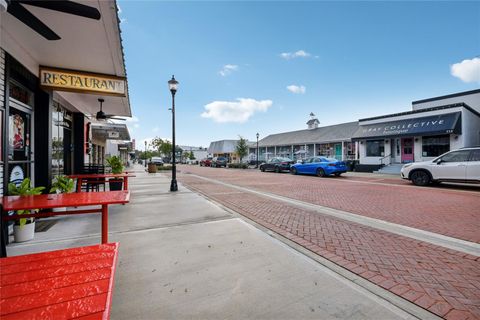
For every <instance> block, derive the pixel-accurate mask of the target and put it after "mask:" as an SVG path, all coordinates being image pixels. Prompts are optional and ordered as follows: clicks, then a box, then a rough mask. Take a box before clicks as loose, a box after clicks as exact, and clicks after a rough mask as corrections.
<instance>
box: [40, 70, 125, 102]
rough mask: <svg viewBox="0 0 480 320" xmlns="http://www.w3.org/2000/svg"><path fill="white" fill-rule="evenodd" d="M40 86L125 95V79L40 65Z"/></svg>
mask: <svg viewBox="0 0 480 320" xmlns="http://www.w3.org/2000/svg"><path fill="white" fill-rule="evenodd" d="M40 86H42V87H43V88H48V89H52V90H57V91H74V92H83V93H92V94H98V93H100V94H105V95H114V96H121V97H125V95H126V87H127V86H126V79H125V78H123V77H117V76H111V75H106V74H99V73H91V72H83V71H73V70H67V69H58V68H51V67H43V66H41V67H40Z"/></svg>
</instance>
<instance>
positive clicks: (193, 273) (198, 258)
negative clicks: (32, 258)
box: [7, 166, 413, 319]
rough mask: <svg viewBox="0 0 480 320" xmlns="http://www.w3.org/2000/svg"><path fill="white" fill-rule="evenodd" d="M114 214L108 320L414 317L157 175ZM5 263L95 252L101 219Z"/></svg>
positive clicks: (67, 224)
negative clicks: (80, 249)
mask: <svg viewBox="0 0 480 320" xmlns="http://www.w3.org/2000/svg"><path fill="white" fill-rule="evenodd" d="M134 170H135V171H136V174H137V178H134V179H132V181H131V184H130V185H131V190H132V196H131V203H130V204H127V205H125V206H121V205H119V206H112V207H111V210H110V216H109V230H110V231H111V232H110V241H112V242H113V241H118V242H120V258H119V265H118V268H117V273H116V282H115V290H114V297H113V307H112V319H187V318H188V319H404V318H413V317H412V316H411V315H410V314H408V313H406V312H404V311H403V310H401V309H399V308H397V307H396V306H394V305H392V304H390V303H389V302H387V301H386V300H384V299H382V298H381V297H379V296H377V295H375V294H373V293H371V292H369V291H367V290H365V289H363V288H362V287H360V286H358V285H356V284H355V283H353V282H350V281H349V280H346V279H345V278H343V277H341V276H339V275H338V274H337V273H335V272H333V271H331V270H330V269H327V268H326V267H324V266H323V265H321V264H320V263H318V262H316V261H314V260H312V259H310V258H308V257H307V256H305V255H303V254H301V253H299V252H297V251H296V250H294V249H292V248H290V247H288V246H287V245H285V244H284V243H282V242H280V241H278V240H276V239H275V238H272V237H271V236H269V235H268V234H266V233H265V232H263V231H261V230H259V229H257V228H255V227H253V226H252V225H250V224H248V223H246V222H245V221H244V220H242V219H240V218H238V217H237V216H234V215H232V214H231V213H229V212H227V211H225V210H223V209H222V208H220V207H218V206H216V205H214V204H213V203H211V202H209V201H207V200H205V199H204V198H203V197H201V196H199V195H197V194H195V193H193V192H190V191H188V190H187V189H185V188H183V187H182V186H179V187H180V189H179V191H178V192H177V193H170V192H169V191H168V189H169V185H170V181H169V179H168V178H166V177H165V176H163V175H161V174H151V175H149V174H146V173H145V172H144V171H143V167H140V166H136V167H135V168H134ZM56 219H58V222H57V224H55V225H54V226H53V227H52V228H51V229H50V230H48V231H47V232H44V233H37V234H36V235H35V240H33V241H31V242H28V243H25V244H13V245H10V246H8V248H7V249H8V254H9V255H20V254H25V253H31V252H41V251H50V250H55V249H61V248H67V247H77V246H83V245H89V244H95V243H98V242H99V241H100V215H83V216H72V217H60V218H56Z"/></svg>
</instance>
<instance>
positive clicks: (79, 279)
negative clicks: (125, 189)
mask: <svg viewBox="0 0 480 320" xmlns="http://www.w3.org/2000/svg"><path fill="white" fill-rule="evenodd" d="M117 256H118V243H107V244H100V245H95V246H88V247H80V248H73V249H65V250H58V251H51V252H43V253H36V254H28V255H23V256H16V257H9V258H1V259H0V269H1V273H0V318H1V319H2V320H10V319H15V320H20V319H109V318H110V306H111V301H112V293H113V281H114V275H115V267H116V262H117Z"/></svg>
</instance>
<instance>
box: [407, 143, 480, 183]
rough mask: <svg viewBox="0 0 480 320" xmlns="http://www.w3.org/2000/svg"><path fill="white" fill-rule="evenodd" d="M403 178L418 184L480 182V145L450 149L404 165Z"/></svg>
mask: <svg viewBox="0 0 480 320" xmlns="http://www.w3.org/2000/svg"><path fill="white" fill-rule="evenodd" d="M400 175H401V177H402V178H403V179H408V180H411V181H412V182H413V184H414V185H416V186H427V185H429V184H430V183H436V182H460V183H477V184H478V183H480V147H473V148H462V149H458V150H453V151H449V152H447V153H444V154H442V155H441V156H439V157H437V158H435V159H433V160H430V161H422V162H412V163H407V164H406V165H404V166H403V167H402V169H401V171H400Z"/></svg>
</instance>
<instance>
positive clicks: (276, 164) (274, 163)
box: [260, 157, 294, 173]
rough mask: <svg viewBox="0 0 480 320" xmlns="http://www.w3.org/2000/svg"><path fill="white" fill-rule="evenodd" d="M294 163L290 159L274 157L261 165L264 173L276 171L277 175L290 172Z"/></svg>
mask: <svg viewBox="0 0 480 320" xmlns="http://www.w3.org/2000/svg"><path fill="white" fill-rule="evenodd" d="M293 163H294V162H293V160H292V159H289V158H283V157H274V158H271V159H269V160H268V161H267V162H266V163H262V164H261V165H260V170H261V171H262V172H265V171H275V172H277V173H278V172H282V171H290V165H291V164H293Z"/></svg>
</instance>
